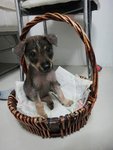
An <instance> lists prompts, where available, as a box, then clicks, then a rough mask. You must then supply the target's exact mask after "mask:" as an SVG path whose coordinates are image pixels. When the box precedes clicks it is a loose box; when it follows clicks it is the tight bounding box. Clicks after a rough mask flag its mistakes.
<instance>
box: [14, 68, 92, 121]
mask: <svg viewBox="0 0 113 150" xmlns="http://www.w3.org/2000/svg"><path fill="white" fill-rule="evenodd" d="M56 78H57V81H58V82H59V83H60V85H61V89H62V91H63V93H64V95H65V97H66V98H68V99H71V100H73V104H72V105H71V106H70V107H65V106H63V105H62V104H61V103H60V102H59V101H58V98H57V95H56V94H55V93H53V92H51V97H52V99H53V102H54V109H53V110H50V109H49V108H48V107H47V105H46V103H45V104H44V109H45V112H46V113H47V115H48V117H50V118H51V117H59V116H61V115H63V116H64V115H66V114H69V113H70V112H73V111H75V110H77V109H79V108H81V107H83V105H84V104H85V102H86V100H87V97H88V95H89V92H90V90H89V87H90V85H91V84H92V81H90V80H87V79H81V78H80V77H79V76H78V75H73V74H72V73H70V72H68V71H67V70H65V69H63V68H62V67H60V66H59V67H58V69H57V70H56ZM23 84H24V82H22V81H16V96H17V100H18V104H17V109H18V110H19V111H20V112H21V113H23V114H26V115H28V116H31V117H35V116H38V114H37V111H36V108H35V104H34V102H32V101H30V100H28V99H27V97H26V95H25V93H24V90H23Z"/></svg>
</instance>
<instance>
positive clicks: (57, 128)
mask: <svg viewBox="0 0 113 150" xmlns="http://www.w3.org/2000/svg"><path fill="white" fill-rule="evenodd" d="M44 20H56V21H62V22H66V23H68V24H69V25H71V26H72V27H73V28H74V29H75V31H76V32H77V33H78V35H79V36H80V38H81V40H82V41H83V43H84V45H85V50H86V54H87V57H88V58H89V60H90V63H91V67H92V77H91V79H92V81H93V84H92V85H91V87H90V90H91V92H90V94H89V97H88V99H87V101H86V104H85V105H84V106H83V108H81V109H79V110H77V111H75V112H73V113H70V114H67V115H65V116H60V117H59V118H58V117H57V118H47V119H46V118H42V117H30V116H26V115H24V114H22V113H20V112H19V111H17V100H16V98H15V97H16V93H15V91H12V92H11V94H10V95H9V97H8V107H9V109H10V111H11V112H12V114H13V115H14V116H15V118H16V119H17V120H18V121H19V123H20V124H21V125H22V126H23V127H24V128H25V129H26V130H28V131H30V132H32V133H34V134H37V135H40V136H42V137H43V138H47V137H49V138H50V137H63V136H65V135H69V134H71V133H73V132H75V131H78V130H79V129H80V128H81V127H83V126H84V125H85V124H86V123H87V120H88V118H89V116H90V114H91V110H92V108H93V106H94V103H95V101H96V98H97V87H98V74H97V70H96V60H95V55H94V52H93V49H92V46H91V43H90V41H89V39H88V38H87V36H86V34H85V32H84V31H83V29H82V28H81V26H80V25H79V24H78V23H77V22H74V21H73V20H71V19H70V18H69V17H68V16H67V15H61V14H59V13H53V14H52V13H46V14H44V15H41V16H37V17H35V18H34V20H32V21H31V22H29V23H27V25H26V26H25V27H24V28H23V30H22V35H21V36H20V40H24V39H25V38H26V35H27V33H28V32H29V30H30V29H31V28H32V27H33V26H34V25H36V24H37V23H39V22H41V21H44ZM21 63H22V66H23V68H24V71H25V72H26V71H27V70H26V65H25V60H24V59H23V58H22V61H21Z"/></svg>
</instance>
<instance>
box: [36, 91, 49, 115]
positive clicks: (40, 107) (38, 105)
mask: <svg viewBox="0 0 113 150" xmlns="http://www.w3.org/2000/svg"><path fill="white" fill-rule="evenodd" d="M37 98H38V101H35V104H36V109H37V112H38V114H39V115H41V116H43V117H45V118H47V114H46V113H45V111H44V103H43V102H42V101H41V99H40V96H39V94H38V95H37Z"/></svg>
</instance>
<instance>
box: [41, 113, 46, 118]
mask: <svg viewBox="0 0 113 150" xmlns="http://www.w3.org/2000/svg"><path fill="white" fill-rule="evenodd" d="M40 115H41V116H42V117H44V118H47V117H48V116H47V114H46V113H44V114H40Z"/></svg>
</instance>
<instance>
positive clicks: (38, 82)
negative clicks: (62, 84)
mask: <svg viewBox="0 0 113 150" xmlns="http://www.w3.org/2000/svg"><path fill="white" fill-rule="evenodd" d="M55 81H56V76H55V72H54V71H51V72H49V73H48V74H37V76H35V77H34V81H33V82H34V85H35V87H36V88H38V89H39V91H42V92H44V93H47V92H48V91H49V90H50V88H51V83H52V82H55Z"/></svg>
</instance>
